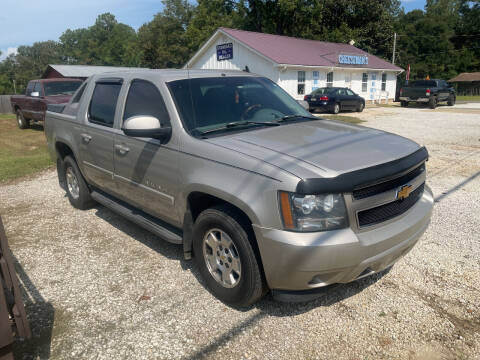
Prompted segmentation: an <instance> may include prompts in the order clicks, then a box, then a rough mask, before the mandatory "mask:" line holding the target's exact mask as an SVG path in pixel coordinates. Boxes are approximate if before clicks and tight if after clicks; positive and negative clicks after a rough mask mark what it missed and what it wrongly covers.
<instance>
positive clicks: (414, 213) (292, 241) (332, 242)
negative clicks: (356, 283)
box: [253, 186, 434, 290]
mask: <svg viewBox="0 0 480 360" xmlns="http://www.w3.org/2000/svg"><path fill="white" fill-rule="evenodd" d="M433 201H434V200H433V194H432V192H431V190H430V188H429V187H428V186H425V191H424V194H423V196H422V198H420V200H419V201H418V202H417V203H416V204H415V205H414V206H413V207H412V208H410V209H409V210H408V211H407V212H406V213H404V214H402V215H401V216H399V217H398V218H397V219H396V220H395V221H393V222H390V223H388V224H387V225H384V226H379V227H375V228H374V229H372V230H367V231H362V232H359V233H355V232H353V231H352V230H351V229H350V228H347V229H341V230H334V231H325V232H316V233H299V232H291V231H284V230H278V229H269V228H264V227H260V226H256V225H254V226H253V228H254V231H255V235H256V237H257V240H258V245H259V250H260V255H261V258H262V263H263V268H264V271H265V276H266V280H267V283H268V286H269V287H270V289H276V290H308V289H314V288H318V287H322V286H326V285H330V284H334V283H347V282H350V281H353V280H356V279H359V278H362V277H364V276H368V275H371V274H374V273H376V272H379V271H382V270H384V269H386V268H387V267H389V266H391V265H392V264H393V263H395V262H396V261H397V260H398V259H399V258H400V257H402V256H403V255H405V254H406V253H407V252H408V251H409V250H411V249H412V247H413V246H414V245H415V244H416V242H417V241H418V239H419V238H420V236H421V235H422V234H423V233H424V232H425V230H426V228H427V226H428V224H429V222H430V216H431V213H432V209H433Z"/></svg>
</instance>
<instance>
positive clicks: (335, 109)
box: [331, 103, 340, 114]
mask: <svg viewBox="0 0 480 360" xmlns="http://www.w3.org/2000/svg"><path fill="white" fill-rule="evenodd" d="M339 112H340V104H338V103H337V104H334V105H333V107H332V110H331V113H332V114H338V113H339Z"/></svg>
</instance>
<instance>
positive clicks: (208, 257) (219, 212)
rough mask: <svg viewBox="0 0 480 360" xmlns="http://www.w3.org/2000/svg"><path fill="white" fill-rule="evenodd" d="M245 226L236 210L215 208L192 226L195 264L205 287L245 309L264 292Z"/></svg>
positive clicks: (231, 303) (229, 303)
mask: <svg viewBox="0 0 480 360" xmlns="http://www.w3.org/2000/svg"><path fill="white" fill-rule="evenodd" d="M247 226H248V225H247V224H246V223H245V222H244V221H242V217H241V216H240V215H239V214H238V213H237V212H236V211H234V210H233V209H231V208H230V207H227V206H218V207H214V208H211V209H207V210H205V211H203V212H202V213H201V214H200V215H199V216H198V218H197V220H196V221H195V225H194V227H193V250H194V255H195V262H196V264H197V266H198V269H199V271H200V274H201V276H202V278H203V279H204V280H205V283H206V287H207V288H208V290H209V291H210V292H211V293H212V294H213V295H214V296H216V297H217V298H218V299H220V300H221V301H223V302H225V303H226V304H228V305H232V306H239V307H243V306H248V305H250V304H253V303H254V302H256V301H258V300H259V299H260V298H261V297H262V296H263V294H264V293H265V291H264V290H265V285H264V281H263V278H262V273H261V271H260V266H259V264H258V262H257V259H256V256H255V252H254V249H253V247H252V243H251V242H250V239H249V235H248V234H249V231H248V229H247ZM251 236H253V235H251Z"/></svg>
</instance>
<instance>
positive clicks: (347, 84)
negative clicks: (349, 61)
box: [345, 72, 352, 89]
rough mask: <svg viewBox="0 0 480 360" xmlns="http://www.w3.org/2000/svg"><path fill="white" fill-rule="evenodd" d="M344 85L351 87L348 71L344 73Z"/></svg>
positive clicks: (350, 75) (350, 76)
mask: <svg viewBox="0 0 480 360" xmlns="http://www.w3.org/2000/svg"><path fill="white" fill-rule="evenodd" d="M345 87H346V88H349V89H351V88H352V74H351V73H349V72H347V73H345Z"/></svg>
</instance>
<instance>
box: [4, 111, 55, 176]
mask: <svg viewBox="0 0 480 360" xmlns="http://www.w3.org/2000/svg"><path fill="white" fill-rule="evenodd" d="M0 134H1V136H0V182H5V181H7V180H13V179H17V178H19V177H22V176H26V175H30V174H33V173H35V172H38V171H40V170H43V169H46V168H48V167H50V166H51V165H53V162H52V161H51V159H50V157H49V155H48V152H47V144H46V141H45V134H44V133H43V128H42V127H41V126H34V127H32V128H30V129H25V130H21V129H19V128H18V127H17V123H16V119H15V115H13V114H0Z"/></svg>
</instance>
